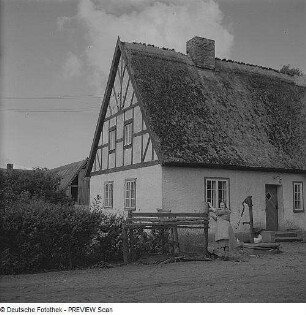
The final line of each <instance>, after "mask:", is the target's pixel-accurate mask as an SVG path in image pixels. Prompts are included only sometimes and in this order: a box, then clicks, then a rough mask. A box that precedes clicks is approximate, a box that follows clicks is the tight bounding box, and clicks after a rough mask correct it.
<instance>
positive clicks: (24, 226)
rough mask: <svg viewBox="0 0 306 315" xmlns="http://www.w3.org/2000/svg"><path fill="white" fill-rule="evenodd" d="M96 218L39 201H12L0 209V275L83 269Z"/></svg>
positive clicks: (95, 215)
mask: <svg viewBox="0 0 306 315" xmlns="http://www.w3.org/2000/svg"><path fill="white" fill-rule="evenodd" d="M98 224H99V215H98V214H96V213H92V212H89V211H88V210H84V209H75V208H74V207H72V206H67V205H61V204H51V203H48V202H45V201H42V200H39V199H37V200H35V199H33V200H31V201H30V202H26V203H25V202H22V201H20V202H15V203H13V204H11V205H10V206H9V207H6V208H2V209H1V226H0V244H1V245H0V251H1V269H2V270H1V273H4V274H8V273H21V272H34V271H41V270H51V269H67V268H74V267H76V266H85V265H87V264H88V263H90V262H91V257H90V256H89V255H88V246H89V244H90V242H91V240H92V237H93V235H94V234H95V233H96V231H97V229H98Z"/></svg>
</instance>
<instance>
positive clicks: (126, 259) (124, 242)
mask: <svg viewBox="0 0 306 315" xmlns="http://www.w3.org/2000/svg"><path fill="white" fill-rule="evenodd" d="M122 251H123V261H124V263H125V264H128V263H129V248H128V233H127V228H126V227H125V226H124V225H123V230H122Z"/></svg>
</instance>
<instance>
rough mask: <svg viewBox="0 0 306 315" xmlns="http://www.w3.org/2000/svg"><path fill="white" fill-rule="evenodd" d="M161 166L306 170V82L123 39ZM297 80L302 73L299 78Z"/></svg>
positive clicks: (261, 69) (265, 70) (233, 63)
mask: <svg viewBox="0 0 306 315" xmlns="http://www.w3.org/2000/svg"><path fill="white" fill-rule="evenodd" d="M120 47H121V50H122V51H123V54H124V56H125V58H126V59H127V62H128V66H129V72H130V75H131V77H132V80H133V83H134V85H135V86H134V88H135V89H136V93H137V99H138V100H140V101H141V107H142V110H143V113H144V116H145V118H146V120H147V124H148V125H149V130H150V131H151V133H152V136H153V138H154V144H155V146H156V150H157V154H158V158H159V160H160V162H161V163H162V165H184V166H211V167H230V168H231V167H240V168H254V169H272V170H274V169H276V170H277V169H281V170H288V171H306V154H305V152H306V88H305V86H302V85H300V84H297V83H296V80H295V78H294V77H290V76H288V75H284V74H280V73H278V72H277V71H275V70H270V69H265V68H262V67H257V66H250V65H244V64H239V63H236V62H232V61H222V60H220V59H216V69H215V70H205V69H202V68H198V67H196V66H195V65H194V64H193V62H192V60H191V59H190V57H189V56H187V55H183V54H181V53H177V52H175V51H173V50H165V49H160V48H156V47H152V46H147V45H143V44H130V43H122V42H121V43H120ZM299 80H300V81H302V79H301V78H300V79H299Z"/></svg>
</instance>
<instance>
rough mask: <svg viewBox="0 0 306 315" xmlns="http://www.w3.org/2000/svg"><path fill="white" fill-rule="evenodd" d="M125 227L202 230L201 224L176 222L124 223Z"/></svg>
mask: <svg viewBox="0 0 306 315" xmlns="http://www.w3.org/2000/svg"><path fill="white" fill-rule="evenodd" d="M125 226H126V227H127V228H136V227H144V226H151V227H156V228H158V227H159V228H167V227H169V228H170V227H172V226H177V227H183V226H184V227H192V228H193V227H196V226H200V227H201V228H202V229H203V222H201V223H197V222H196V223H184V222H183V223H176V222H169V223H145V222H141V223H126V224H125Z"/></svg>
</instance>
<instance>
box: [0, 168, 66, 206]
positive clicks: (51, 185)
mask: <svg viewBox="0 0 306 315" xmlns="http://www.w3.org/2000/svg"><path fill="white" fill-rule="evenodd" d="M0 184H1V185H0V198H1V201H2V202H1V204H0V206H6V205H9V204H11V203H12V202H16V201H18V200H20V199H22V200H23V201H25V199H26V198H27V199H32V198H36V199H37V198H38V199H43V200H45V201H47V202H51V203H62V204H63V203H65V204H67V203H69V202H71V200H70V198H69V197H68V196H66V194H65V192H64V191H63V190H60V189H59V185H60V178H59V177H58V176H56V175H54V174H52V173H51V172H50V171H48V170H47V169H42V168H35V169H33V170H11V171H1V172H0Z"/></svg>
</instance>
